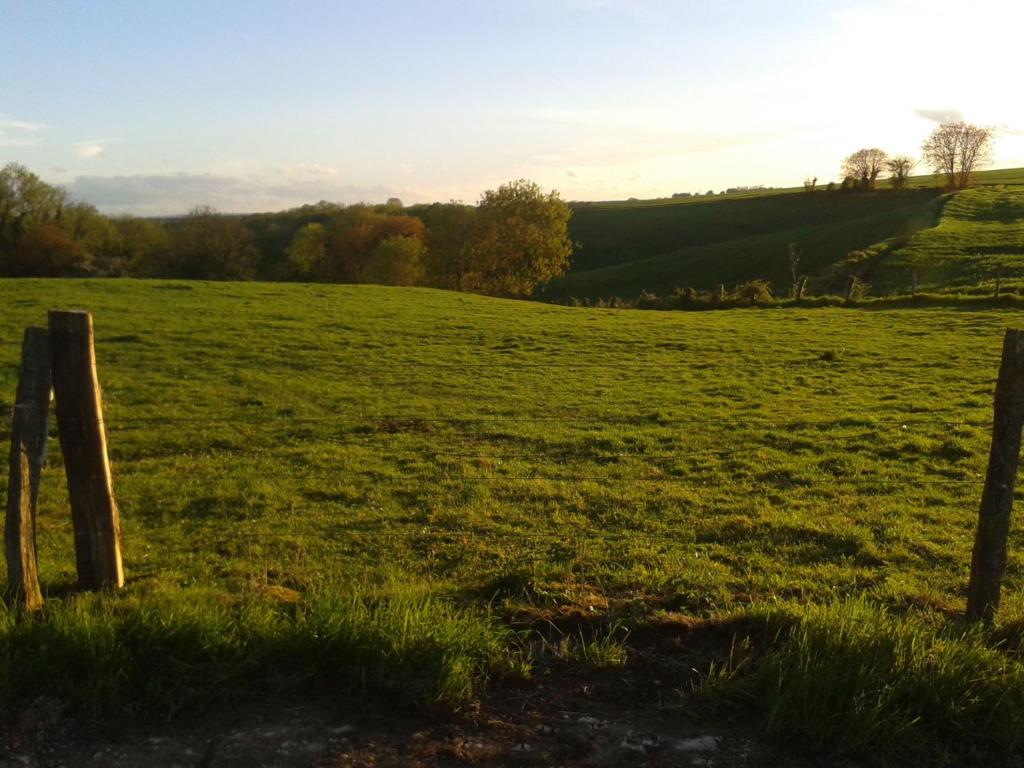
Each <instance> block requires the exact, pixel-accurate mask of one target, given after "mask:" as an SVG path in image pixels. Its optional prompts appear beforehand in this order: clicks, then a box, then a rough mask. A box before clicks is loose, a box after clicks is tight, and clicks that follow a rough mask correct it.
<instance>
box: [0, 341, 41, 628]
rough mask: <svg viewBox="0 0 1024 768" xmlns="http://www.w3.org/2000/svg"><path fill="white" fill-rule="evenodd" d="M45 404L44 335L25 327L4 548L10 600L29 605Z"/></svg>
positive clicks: (35, 595) (35, 601)
mask: <svg viewBox="0 0 1024 768" xmlns="http://www.w3.org/2000/svg"><path fill="white" fill-rule="evenodd" d="M49 410H50V339H49V336H48V334H47V333H46V329H45V328H28V329H26V331H25V336H24V339H23V341H22V345H21V366H20V368H19V371H18V390H17V394H16V395H15V398H14V417H13V419H12V422H11V456H10V475H9V479H8V482H7V516H6V519H5V521H4V550H5V554H6V555H7V589H8V593H9V597H10V599H11V602H12V604H14V605H19V606H21V607H23V608H26V609H28V610H35V609H36V608H39V607H40V606H42V604H43V593H42V591H41V590H40V589H39V571H38V566H37V562H36V501H37V499H38V498H39V479H40V475H41V473H42V469H43V462H44V461H45V460H46V436H47V420H48V419H47V417H48V415H49V413H48V412H49Z"/></svg>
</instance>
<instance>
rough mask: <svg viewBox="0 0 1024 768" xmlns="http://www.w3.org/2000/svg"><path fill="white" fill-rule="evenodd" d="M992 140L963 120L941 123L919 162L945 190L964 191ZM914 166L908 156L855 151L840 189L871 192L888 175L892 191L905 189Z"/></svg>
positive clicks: (809, 184) (808, 184) (986, 158)
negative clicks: (885, 174)
mask: <svg viewBox="0 0 1024 768" xmlns="http://www.w3.org/2000/svg"><path fill="white" fill-rule="evenodd" d="M993 138H994V132H993V130H992V129H991V128H987V127H984V126H979V125H972V124H971V123H966V122H964V121H962V120H960V121H956V122H947V123H943V124H942V125H940V126H938V127H937V128H936V129H935V130H934V131H932V133H931V134H930V135H929V136H928V138H927V139H926V140H925V142H924V144H923V145H922V146H921V151H922V159H923V161H924V162H925V164H926V165H927V166H928V167H930V168H931V169H932V171H933V172H934V173H935V174H936V175H937V176H940V177H941V178H942V179H943V180H944V181H945V184H946V187H947V188H949V189H966V188H967V187H969V186H970V185H971V177H972V175H973V174H974V172H975V171H976V170H978V169H979V168H982V167H984V166H985V165H987V164H988V163H989V162H990V161H991V159H992V141H993ZM916 165H917V160H915V159H914V158H912V157H910V156H909V155H893V156H890V155H888V154H887V153H886V152H885V151H884V150H882V149H879V148H878V147H871V148H868V149H858V150H857V151H856V152H854V153H853V154H851V155H849V156H848V157H847V158H846V159H845V160H844V161H843V165H842V169H841V176H842V179H843V181H842V187H841V188H842V189H843V190H847V191H852V190H860V191H871V190H873V189H874V188H875V184H876V182H877V181H878V177H879V176H880V175H881V174H882V173H883V172H885V171H888V173H889V183H890V184H891V185H892V187H893V188H894V189H904V188H905V187H906V186H907V182H908V181H909V180H910V174H911V172H912V171H913V170H914V167H915V166H916ZM817 181H818V180H817V179H808V180H806V181H805V182H804V189H806V190H808V191H813V190H814V187H815V185H816V184H817ZM830 186H831V185H830Z"/></svg>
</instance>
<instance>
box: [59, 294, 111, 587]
mask: <svg viewBox="0 0 1024 768" xmlns="http://www.w3.org/2000/svg"><path fill="white" fill-rule="evenodd" d="M50 344H51V350H52V355H53V391H54V395H55V397H56V400H57V431H58V432H59V434H60V444H61V451H62V453H63V454H64V470H65V473H66V474H67V478H68V492H69V495H70V497H71V519H72V521H73V523H74V528H75V563H76V565H77V567H78V584H79V587H81V588H82V589H102V588H104V587H115V588H117V587H121V586H123V585H124V569H123V566H122V564H121V522H120V519H119V516H118V511H117V504H116V503H115V502H114V492H113V484H112V481H111V476H110V461H109V460H108V458H107V436H106V431H105V429H104V426H103V404H102V401H101V397H100V387H99V381H98V379H97V377H96V353H95V350H94V349H93V333H92V317H91V316H90V315H89V313H88V312H81V311H76V312H56V311H53V312H50Z"/></svg>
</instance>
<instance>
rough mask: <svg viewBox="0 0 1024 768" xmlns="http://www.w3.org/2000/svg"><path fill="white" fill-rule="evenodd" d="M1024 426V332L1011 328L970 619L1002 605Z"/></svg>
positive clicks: (973, 572) (978, 539)
mask: <svg viewBox="0 0 1024 768" xmlns="http://www.w3.org/2000/svg"><path fill="white" fill-rule="evenodd" d="M1022 428H1024V332H1022V331H1007V332H1006V336H1005V338H1004V339H1003V359H1002V363H1001V364H1000V366H999V379H998V381H997V382H996V396H995V413H994V416H993V420H992V448H991V450H990V451H989V457H988V472H987V474H986V475H985V489H984V491H982V495H981V510H980V512H979V513H978V531H977V534H976V535H975V539H974V554H973V556H972V558H971V581H970V586H969V587H968V590H967V618H968V619H970V620H972V621H984V622H986V623H989V622H991V621H992V618H993V617H994V616H995V612H996V610H997V609H998V608H999V591H1000V589H1001V588H1002V583H1003V572H1004V570H1005V569H1006V539H1007V536H1008V535H1009V531H1010V510H1011V508H1012V506H1013V487H1014V483H1015V482H1016V479H1017V464H1018V461H1019V459H1020V444H1021V429H1022Z"/></svg>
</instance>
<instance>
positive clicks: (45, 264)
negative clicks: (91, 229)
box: [3, 221, 88, 277]
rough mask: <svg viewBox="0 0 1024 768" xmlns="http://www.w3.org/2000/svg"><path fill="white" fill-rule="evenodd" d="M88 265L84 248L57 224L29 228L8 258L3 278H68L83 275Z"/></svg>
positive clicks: (43, 223) (5, 259)
mask: <svg viewBox="0 0 1024 768" xmlns="http://www.w3.org/2000/svg"><path fill="white" fill-rule="evenodd" d="M87 262H88V258H87V255H86V254H85V252H84V251H83V250H82V247H81V246H80V245H79V244H78V243H76V242H75V241H74V240H73V239H72V238H71V235H69V234H68V233H67V232H66V231H65V230H63V229H61V228H60V227H59V226H58V225H57V224H56V223H54V222H48V221H47V222H42V223H39V224H36V225H34V226H32V227H30V228H29V229H28V230H27V231H26V232H25V233H24V234H23V235H22V236H21V237H20V238H19V239H18V245H17V247H16V248H15V249H13V250H12V251H9V252H7V253H6V254H5V258H4V263H3V274H5V275H8V276H10V277H65V276H68V275H77V274H82V273H83V272H84V269H85V265H86V264H87Z"/></svg>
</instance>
